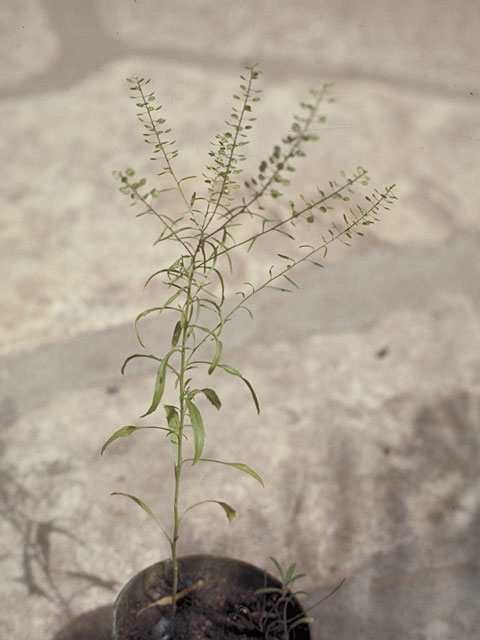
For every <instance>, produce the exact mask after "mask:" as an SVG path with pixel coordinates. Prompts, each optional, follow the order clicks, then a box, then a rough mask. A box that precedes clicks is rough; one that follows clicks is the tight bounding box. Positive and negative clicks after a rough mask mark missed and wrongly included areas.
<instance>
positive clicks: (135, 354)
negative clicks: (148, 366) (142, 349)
mask: <svg viewBox="0 0 480 640" xmlns="http://www.w3.org/2000/svg"><path fill="white" fill-rule="evenodd" d="M134 358H151V359H152V360H156V361H157V362H161V359H160V358H157V356H154V355H152V354H146V353H134V354H133V355H131V356H128V358H127V359H126V360H125V362H124V363H123V365H122V368H121V372H122V375H123V374H124V373H125V367H126V366H127V364H128V363H129V362H130V360H133V359H134Z"/></svg>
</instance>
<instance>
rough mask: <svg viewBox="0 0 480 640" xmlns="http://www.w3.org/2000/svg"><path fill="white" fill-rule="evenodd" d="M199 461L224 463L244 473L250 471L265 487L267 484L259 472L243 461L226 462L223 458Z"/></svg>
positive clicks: (249, 473) (200, 459) (250, 474)
mask: <svg viewBox="0 0 480 640" xmlns="http://www.w3.org/2000/svg"><path fill="white" fill-rule="evenodd" d="M198 461H199V462H215V463H216V464H224V465H226V466H227V467H234V468H235V469H238V470H239V471H243V473H248V475H249V476H252V478H255V480H256V481H257V482H259V483H260V484H261V485H262V487H265V485H264V484H263V480H262V478H261V477H260V476H259V475H258V473H257V472H256V471H254V470H253V469H252V468H251V467H249V466H248V465H247V464H244V463H243V462H224V461H223V460H212V459H210V458H199V460H198Z"/></svg>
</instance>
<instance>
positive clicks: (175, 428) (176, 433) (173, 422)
mask: <svg viewBox="0 0 480 640" xmlns="http://www.w3.org/2000/svg"><path fill="white" fill-rule="evenodd" d="M164 408H165V414H166V417H167V423H168V426H169V427H170V442H171V443H172V447H173V459H174V463H175V467H178V461H179V460H178V445H179V438H180V421H179V418H178V411H177V408H176V407H172V405H169V404H166V405H165V407H164Z"/></svg>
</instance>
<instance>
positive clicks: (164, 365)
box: [140, 349, 177, 418]
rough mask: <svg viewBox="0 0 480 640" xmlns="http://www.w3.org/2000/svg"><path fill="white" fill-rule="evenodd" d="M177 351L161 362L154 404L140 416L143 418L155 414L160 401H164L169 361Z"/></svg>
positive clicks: (168, 354)
mask: <svg viewBox="0 0 480 640" xmlns="http://www.w3.org/2000/svg"><path fill="white" fill-rule="evenodd" d="M175 351H177V349H172V350H171V351H169V352H168V353H167V355H166V356H165V357H164V358H163V360H162V361H161V363H160V366H159V367H158V370H157V378H156V380H155V390H154V392H153V399H152V404H151V405H150V407H149V409H148V410H147V411H146V412H145V413H144V414H143V415H141V416H140V417H141V418H145V416H148V415H150V414H151V413H153V412H154V411H155V409H156V408H157V407H158V405H159V404H160V400H161V399H162V396H163V392H164V390H165V379H166V370H167V365H168V360H169V358H170V356H171V355H172V354H173V353H175Z"/></svg>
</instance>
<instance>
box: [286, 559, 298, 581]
mask: <svg viewBox="0 0 480 640" xmlns="http://www.w3.org/2000/svg"><path fill="white" fill-rule="evenodd" d="M295 567H296V564H295V563H293V564H291V565H290V566H289V567H288V569H287V573H286V574H285V579H284V583H285V585H288V584H289V583H290V582H291V581H292V577H293V572H294V571H295Z"/></svg>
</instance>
